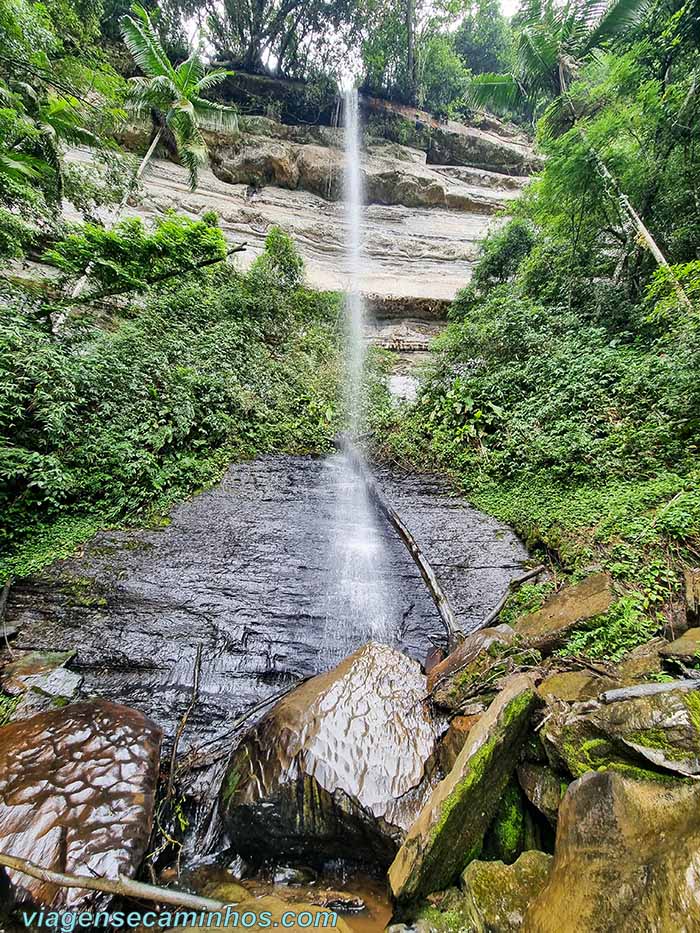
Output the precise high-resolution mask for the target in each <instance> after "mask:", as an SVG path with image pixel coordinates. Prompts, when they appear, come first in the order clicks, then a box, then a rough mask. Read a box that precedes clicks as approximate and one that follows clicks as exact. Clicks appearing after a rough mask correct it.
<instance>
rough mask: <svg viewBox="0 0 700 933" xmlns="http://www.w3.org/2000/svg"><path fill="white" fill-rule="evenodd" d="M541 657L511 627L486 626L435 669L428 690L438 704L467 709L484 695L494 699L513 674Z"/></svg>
mask: <svg viewBox="0 0 700 933" xmlns="http://www.w3.org/2000/svg"><path fill="white" fill-rule="evenodd" d="M540 660H541V657H540V654H539V652H537V651H533V650H532V649H530V648H524V647H523V646H522V644H520V642H519V641H518V640H517V639H516V638H515V635H514V633H513V630H512V629H511V628H510V626H508V625H499V626H497V627H496V628H492V629H491V628H485V629H482V630H481V631H480V632H475V633H474V634H472V635H468V636H467V638H466V639H465V640H464V641H463V642H462V644H461V645H460V646H459V647H458V648H456V649H455V651H453V652H452V654H450V655H449V656H448V657H447V658H445V660H444V661H442V662H441V663H440V664H438V665H436V667H434V668H433V669H432V670H431V672H430V675H429V676H428V690H429V691H430V694H431V696H432V698H433V702H434V703H435V705H436V706H440V707H442V708H443V709H449V710H460V711H463V710H464V707H465V704H466V703H467V702H468V701H470V700H472V699H474V698H475V697H480V696H483V695H489V696H490V697H491V698H492V697H493V696H494V695H495V694H496V693H497V692H498V691H499V690H500V689H501V687H502V686H503V684H504V683H505V681H506V680H507V678H508V677H509V676H510V675H511V674H513V673H514V672H515V671H517V670H522V668H524V667H534V666H536V665H537V664H539V662H540Z"/></svg>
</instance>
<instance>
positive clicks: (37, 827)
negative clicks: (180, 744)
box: [0, 700, 161, 908]
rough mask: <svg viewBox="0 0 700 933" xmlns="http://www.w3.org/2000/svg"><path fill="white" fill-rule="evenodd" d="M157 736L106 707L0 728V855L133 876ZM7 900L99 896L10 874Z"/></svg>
mask: <svg viewBox="0 0 700 933" xmlns="http://www.w3.org/2000/svg"><path fill="white" fill-rule="evenodd" d="M160 742H161V731H160V729H159V728H158V726H156V725H155V723H153V722H151V721H150V720H149V719H147V718H146V717H145V716H143V715H142V714H141V713H139V712H137V711H136V710H133V709H129V708H128V707H126V706H121V705H118V704H116V703H110V702H108V701H106V700H95V701H90V702H83V703H75V704H73V705H70V706H67V707H65V708H63V709H59V710H51V711H50V712H44V713H39V714H38V715H36V716H34V717H32V718H31V719H27V720H23V721H21V722H16V723H10V724H9V725H7V726H3V727H2V728H1V729H0V851H2V852H5V853H7V854H9V855H14V856H17V857H19V858H24V859H30V860H31V861H33V862H36V863H37V864H39V865H41V866H43V867H45V868H50V869H53V870H55V871H59V872H67V873H68V874H76V875H91V876H100V875H101V876H106V877H109V878H116V877H117V874H122V875H127V876H131V875H133V874H134V873H135V871H136V869H137V868H138V866H139V864H140V862H141V859H142V857H143V855H144V852H145V850H146V845H147V843H148V838H149V835H150V831H151V819H152V815H153V804H154V797H155V788H156V781H157V778H158V762H159V754H160ZM8 876H9V879H10V884H11V888H12V893H13V896H14V897H15V898H16V899H17V900H18V901H28V900H30V901H34V902H35V903H37V904H40V905H44V906H51V907H54V908H59V907H71V908H76V907H78V906H84V905H89V904H94V903H95V902H96V901H98V900H99V898H100V895H97V894H95V892H86V891H81V890H79V889H68V888H59V887H56V886H55V885H53V884H49V883H46V882H42V881H38V880H36V879H33V878H30V877H29V876H27V875H23V874H20V873H19V872H13V871H8Z"/></svg>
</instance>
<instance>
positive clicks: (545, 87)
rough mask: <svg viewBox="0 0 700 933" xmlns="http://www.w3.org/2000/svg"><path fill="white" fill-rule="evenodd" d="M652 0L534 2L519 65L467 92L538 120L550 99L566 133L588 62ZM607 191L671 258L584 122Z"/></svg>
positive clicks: (556, 124)
mask: <svg viewBox="0 0 700 933" xmlns="http://www.w3.org/2000/svg"><path fill="white" fill-rule="evenodd" d="M649 2H650V0H610V2H609V3H607V4H606V3H604V2H602V0H568V2H567V3H565V4H563V5H561V6H560V5H558V4H557V0H528V2H527V4H526V6H525V8H524V10H523V11H522V12H521V14H520V16H521V22H522V28H521V31H520V34H519V37H518V43H517V49H516V66H515V68H514V69H513V71H511V72H508V73H506V74H481V75H476V76H475V77H474V78H472V80H471V82H470V84H469V89H468V91H467V94H468V98H469V100H470V101H471V103H472V104H473V105H474V106H491V107H493V108H494V109H496V110H513V109H516V108H517V107H519V106H520V107H524V109H525V111H526V112H527V113H528V115H529V117H530V119H531V120H533V121H534V120H535V118H536V116H537V114H538V113H539V112H540V110H541V107H542V104H543V103H544V102H545V101H547V100H548V101H549V102H550V103H549V105H548V106H547V108H546V110H545V111H544V114H543V116H542V119H543V122H544V127H545V129H546V130H548V131H549V132H562V131H563V130H565V129H568V128H569V127H571V126H574V125H576V121H577V113H576V108H575V107H574V103H573V101H572V99H571V96H570V94H569V86H570V84H571V82H572V81H574V80H575V79H576V77H577V76H578V74H579V72H580V70H581V67H582V65H583V64H584V63H586V62H587V61H589V60H590V59H591V58H593V57H594V55H596V53H599V52H600V51H601V49H602V47H603V46H604V45H605V44H606V43H608V42H609V41H611V40H612V39H614V38H616V37H618V36H620V35H622V34H624V33H625V32H626V31H627V30H628V29H630V28H631V27H632V26H634V25H635V24H636V23H637V22H639V20H640V19H641V18H642V17H643V16H644V14H645V13H646V11H647V9H648V7H649ZM578 131H579V133H580V134H581V137H582V139H583V141H584V142H585V144H586V146H587V147H588V150H589V152H590V154H591V156H592V158H593V162H594V164H595V166H596V169H597V170H598V172H599V174H600V176H601V178H602V179H603V182H604V184H605V187H606V189H608V188H609V189H611V190H612V191H613V192H614V194H615V197H616V198H617V201H618V203H619V205H620V207H621V208H622V210H623V211H624V213H626V214H627V216H628V217H629V218H630V220H631V221H632V224H633V226H634V227H635V228H636V230H637V233H638V234H639V236H640V238H641V240H642V241H643V242H644V243H645V244H646V246H647V248H648V250H649V252H650V253H651V254H652V256H653V257H654V259H655V260H656V262H657V263H658V264H659V265H660V266H664V267H665V268H669V264H668V260H667V259H666V257H665V256H664V254H663V252H662V251H661V249H660V248H659V245H658V243H657V242H656V240H655V239H654V237H653V236H652V235H651V233H650V231H649V230H648V228H647V226H646V224H645V223H644V222H643V220H642V218H641V217H640V216H639V214H638V213H637V211H636V210H635V209H634V207H633V206H632V204H631V202H630V200H629V198H628V197H627V195H626V194H625V193H624V192H623V191H621V189H620V187H619V185H618V183H617V180H616V179H615V178H614V176H613V174H612V172H611V171H610V169H609V168H608V167H607V165H606V164H605V163H604V161H603V160H602V158H601V157H600V154H599V153H598V152H597V150H596V149H595V148H594V146H593V145H592V144H591V142H590V140H589V139H588V136H587V134H586V132H585V129H584V128H583V127H581V126H580V125H579V126H578ZM671 279H672V282H673V284H674V287H675V288H676V291H677V293H678V296H679V298H680V299H681V301H683V303H684V304H686V305H689V304H690V302H689V299H688V297H687V295H686V294H685V292H684V291H683V288H682V286H681V284H680V282H679V281H678V280H677V279H676V277H675V276H674V275H673V274H672V273H671Z"/></svg>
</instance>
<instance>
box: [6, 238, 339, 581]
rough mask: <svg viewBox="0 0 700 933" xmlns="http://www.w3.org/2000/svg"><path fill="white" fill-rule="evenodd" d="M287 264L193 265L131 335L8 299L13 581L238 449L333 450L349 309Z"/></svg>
mask: <svg viewBox="0 0 700 933" xmlns="http://www.w3.org/2000/svg"><path fill="white" fill-rule="evenodd" d="M280 243H282V249H281V254H282V257H283V259H284V260H286V261H289V259H290V256H289V250H288V243H285V242H284V241H283V238H281V237H280V236H279V234H277V235H275V236H274V237H272V238H271V249H272V250H274V249H275V248H276V246H277V247H279V244H280ZM273 266H274V261H273V257H270V261H269V263H265V264H261V265H259V266H258V267H257V268H256V269H253V270H252V271H251V273H250V274H249V275H240V274H238V273H236V272H235V271H234V270H233V269H232V268H231V267H229V266H224V267H223V268H219V269H218V270H217V271H215V272H210V273H204V272H200V273H193V274H190V275H189V276H186V277H184V278H183V279H182V280H180V281H178V282H177V283H174V284H171V285H168V286H165V285H161V286H159V287H158V289H157V290H155V291H154V292H153V293H152V294H150V295H149V296H148V301H147V305H146V307H145V309H144V310H143V311H142V312H141V313H140V314H139V315H138V316H137V317H135V318H134V319H133V320H129V321H126V322H124V323H122V324H121V325H120V326H119V327H118V328H117V329H116V330H113V331H102V330H98V329H96V328H89V327H88V328H86V327H85V326H84V325H83V326H81V327H80V328H77V329H73V330H71V329H70V328H69V327H67V328H66V331H65V337H64V339H63V342H60V343H59V342H57V341H56V340H55V339H53V338H52V337H51V336H50V335H49V334H47V333H46V331H45V330H43V329H42V328H41V327H40V326H39V325H38V324H36V323H35V320H36V318H35V316H34V315H32V314H29V313H27V309H26V308H24V307H23V306H22V304H21V303H20V301H19V300H18V297H17V296H15V295H14V294H8V295H7V296H6V305H7V314H6V316H5V317H4V318H3V321H2V325H1V330H0V436H1V437H2V444H1V445H0V449H1V450H2V455H1V458H0V477H1V480H2V485H1V486H0V489H1V490H2V492H1V494H0V509H1V510H2V514H3V527H2V533H1V538H0V541H1V545H0V549H1V550H2V552H3V555H4V558H3V561H2V563H1V564H0V576H1V575H4V574H7V573H8V572H21V571H24V570H26V569H27V568H28V567H36V566H37V564H40V563H41V562H42V561H44V560H47V559H49V558H50V557H51V556H55V555H56V553H57V552H60V550H61V549H63V548H65V547H66V540H68V541H69V542H74V541H75V540H76V539H78V538H79V537H80V535H81V534H83V533H89V531H91V530H94V527H95V525H96V524H100V523H101V524H104V523H110V522H118V521H120V520H123V519H125V518H128V517H129V516H134V515H135V514H143V512H144V510H146V511H148V510H150V509H153V508H157V507H159V506H160V507H162V506H166V505H167V504H168V503H169V502H171V501H172V500H173V498H176V497H179V496H182V495H186V494H187V493H189V492H192V491H194V490H196V489H199V488H201V487H202V486H203V485H205V484H207V483H209V482H211V481H212V480H213V479H216V478H217V477H218V476H220V475H221V473H222V472H223V471H224V470H225V468H226V465H227V463H229V462H230V460H231V459H233V458H236V457H244V456H253V455H255V454H257V453H262V452H268V451H274V450H294V451H309V450H321V449H326V448H328V447H329V446H330V441H331V438H332V436H333V434H334V432H335V418H336V372H335V349H336V344H337V317H338V307H337V303H336V302H335V300H334V299H332V298H330V297H328V296H323V295H320V294H317V293H309V292H306V291H305V290H304V289H303V288H301V287H299V286H296V285H289V284H286V283H283V282H281V281H280V280H279V277H276V276H272V275H270V274H268V270H269V269H270V268H272V267H273Z"/></svg>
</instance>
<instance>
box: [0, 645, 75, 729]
mask: <svg viewBox="0 0 700 933" xmlns="http://www.w3.org/2000/svg"><path fill="white" fill-rule="evenodd" d="M74 656H75V651H21V652H15V660H13V661H11V662H10V663H9V664H6V665H5V667H4V668H3V670H2V676H1V678H0V684H1V685H2V689H3V690H4V691H5V692H6V693H8V694H9V695H10V696H12V697H16V701H15V702H14V703H13V704H12V711H11V717H10V718H11V719H13V720H19V719H29V718H30V717H31V716H35V715H36V714H37V713H41V712H44V711H45V710H49V709H54V708H56V707H61V706H65V705H66V704H67V703H70V702H71V700H74V699H77V697H78V694H79V693H80V688H81V686H82V683H83V678H82V676H81V675H80V674H78V673H76V671H71V670H68V668H67V667H66V665H67V664H68V663H69V662H70V661H71V660H72V659H73V657H74Z"/></svg>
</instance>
